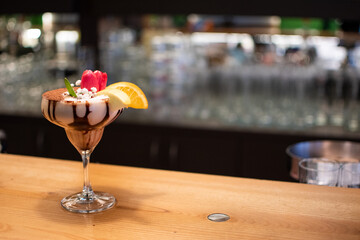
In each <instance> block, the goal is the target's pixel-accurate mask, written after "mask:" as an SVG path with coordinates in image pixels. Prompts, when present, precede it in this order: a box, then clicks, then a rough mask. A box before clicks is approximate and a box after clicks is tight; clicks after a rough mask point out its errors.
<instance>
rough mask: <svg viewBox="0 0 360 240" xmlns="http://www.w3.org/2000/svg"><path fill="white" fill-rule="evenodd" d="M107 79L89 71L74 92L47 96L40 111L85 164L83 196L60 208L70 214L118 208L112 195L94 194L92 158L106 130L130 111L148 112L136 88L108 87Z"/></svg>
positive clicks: (61, 91)
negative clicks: (145, 110) (56, 127)
mask: <svg viewBox="0 0 360 240" xmlns="http://www.w3.org/2000/svg"><path fill="white" fill-rule="evenodd" d="M106 82H107V75H106V73H102V72H100V71H94V72H92V71H91V70H86V71H85V72H84V73H83V75H82V78H81V81H80V80H79V81H77V84H76V85H80V87H78V88H72V86H70V83H69V82H68V81H67V79H65V85H66V88H60V89H55V90H51V91H48V92H45V93H44V94H43V95H42V100H41V111H42V114H43V115H44V117H45V118H46V119H47V120H49V121H50V122H51V123H53V124H55V125H58V126H60V127H63V128H64V129H65V132H66V135H67V137H68V139H69V141H70V142H71V143H72V145H73V146H74V147H75V148H76V149H77V151H78V152H79V153H80V155H81V158H82V162H83V171H84V186H83V189H82V191H81V192H79V193H75V194H72V195H70V196H67V197H65V198H64V199H62V201H61V205H62V206H63V207H64V208H65V209H66V210H69V211H71V212H79V213H93V212H99V211H103V210H106V209H109V208H111V207H113V206H114V205H115V202H116V200H115V197H114V196H113V195H111V194H109V193H105V192H97V191H93V189H92V187H91V184H90V178H89V163H90V155H91V153H92V152H93V150H94V148H95V147H96V145H97V144H98V143H99V142H100V140H101V138H102V135H103V132H104V127H105V126H107V125H108V124H110V123H111V122H113V121H114V120H115V119H116V118H117V117H118V116H119V115H120V114H121V113H122V112H123V110H124V108H127V107H133V108H147V105H148V104H147V99H146V97H145V95H144V93H143V92H142V91H141V90H140V88H138V87H137V86H136V85H134V84H132V83H127V82H119V83H115V84H112V85H110V86H108V87H106Z"/></svg>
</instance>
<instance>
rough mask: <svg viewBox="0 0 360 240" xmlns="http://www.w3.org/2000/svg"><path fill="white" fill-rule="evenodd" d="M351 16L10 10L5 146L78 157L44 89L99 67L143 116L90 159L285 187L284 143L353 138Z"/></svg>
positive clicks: (70, 2)
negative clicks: (133, 89)
mask: <svg viewBox="0 0 360 240" xmlns="http://www.w3.org/2000/svg"><path fill="white" fill-rule="evenodd" d="M2 5H3V4H2ZM357 9H360V2H356V1H349V0H348V1H320V0H317V1H305V2H303V1H302V2H295V3H291V4H290V3H283V2H282V1H263V0H261V1H254V2H253V3H248V2H245V1H234V0H226V1H220V2H219V1H208V2H207V3H204V2H201V1H182V2H177V3H174V2H167V1H146V2H139V1H137V2H129V1H122V2H115V1H109V0H105V1H96V0H93V1H77V0H67V1H62V2H61V4H60V3H55V2H54V3H52V2H45V1H31V2H24V1H12V2H6V3H4V6H1V9H0V129H2V131H3V132H4V134H3V135H4V136H5V134H6V140H4V141H6V146H7V149H6V151H7V152H9V153H17V154H28V155H38V156H44V157H56V158H66V159H77V155H76V153H75V150H74V152H71V151H72V148H71V147H70V145H69V146H68V143H67V141H66V140H65V134H63V132H62V131H61V130H60V129H57V128H56V127H53V126H50V124H48V123H46V122H45V120H43V119H42V116H41V112H40V99H41V94H42V93H43V92H45V91H47V90H50V89H54V88H59V87H63V79H64V77H67V78H69V79H70V81H73V82H75V81H76V80H77V79H79V78H80V77H81V74H82V72H83V71H84V70H85V69H101V70H102V71H105V72H107V74H108V76H109V84H110V83H113V82H117V81H130V82H134V83H136V84H138V85H139V86H140V87H141V88H142V89H143V90H144V92H145V93H146V95H147V97H148V100H149V109H148V110H147V111H132V110H130V109H129V110H127V111H126V113H125V114H123V115H122V116H121V117H120V118H119V119H118V121H117V124H114V126H109V127H108V128H109V129H110V128H111V129H112V130H108V131H107V133H106V134H105V135H104V138H103V141H102V142H103V143H100V145H99V146H98V148H99V149H98V150H97V151H95V153H94V155H96V157H94V158H93V159H94V160H95V161H99V162H106V163H112V164H125V165H133V166H142V167H154V168H163V169H173V170H181V171H192V172H204V173H215V174H224V175H232V176H245V177H256V178H265V179H276V180H291V179H290V177H289V176H288V168H289V166H288V159H287V158H286V154H285V148H286V146H288V145H290V144H293V143H294V142H296V141H300V140H311V139H335V140H352V141H360V45H359V43H360V42H359V41H360V35H359V26H360V25H359V23H360V19H359V18H360V15H358V13H357ZM4 139H5V138H4ZM106 139H108V140H106ZM3 145H5V144H3ZM117 145H119V147H117ZM65 148H66V151H65ZM118 148H119V150H118ZM3 151H4V150H3ZM96 159H97V160H96Z"/></svg>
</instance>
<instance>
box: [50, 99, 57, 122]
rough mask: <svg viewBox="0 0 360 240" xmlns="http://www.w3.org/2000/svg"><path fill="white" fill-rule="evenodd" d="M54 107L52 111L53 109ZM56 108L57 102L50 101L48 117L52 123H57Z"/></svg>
mask: <svg viewBox="0 0 360 240" xmlns="http://www.w3.org/2000/svg"><path fill="white" fill-rule="evenodd" d="M51 107H52V109H51ZM55 108H56V101H49V104H48V116H49V120H50V121H55V120H56V117H55Z"/></svg>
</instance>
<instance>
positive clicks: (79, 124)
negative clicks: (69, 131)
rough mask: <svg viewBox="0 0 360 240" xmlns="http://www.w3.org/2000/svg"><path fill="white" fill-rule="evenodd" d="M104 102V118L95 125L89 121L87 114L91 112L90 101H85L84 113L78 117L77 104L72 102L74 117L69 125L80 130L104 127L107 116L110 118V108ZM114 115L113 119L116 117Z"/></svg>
mask: <svg viewBox="0 0 360 240" xmlns="http://www.w3.org/2000/svg"><path fill="white" fill-rule="evenodd" d="M105 104H106V114H105V116H104V118H103V119H102V120H101V121H100V122H98V123H97V124H95V125H91V124H90V122H89V114H90V113H91V111H90V103H89V102H86V105H85V107H86V110H85V115H84V116H83V117H79V116H78V115H77V114H76V108H77V104H76V103H73V104H72V109H73V117H74V122H73V123H71V124H69V127H71V128H73V129H75V130H80V131H89V130H92V129H96V128H100V127H104V126H105V125H106V124H107V122H108V120H109V118H110V110H109V103H108V102H105ZM117 116H119V115H118V114H116V117H117ZM116 117H114V119H115V118H116Z"/></svg>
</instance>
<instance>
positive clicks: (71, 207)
mask: <svg viewBox="0 0 360 240" xmlns="http://www.w3.org/2000/svg"><path fill="white" fill-rule="evenodd" d="M115 202H116V200H115V197H114V196H113V195H111V194H109V193H104V192H94V194H93V195H90V196H87V195H84V194H83V193H82V192H80V193H75V194H72V195H70V196H67V197H65V198H63V200H61V206H63V208H65V209H66V210H68V211H70V212H76V213H95V212H101V211H104V210H106V209H109V208H112V207H113V206H114V205H115Z"/></svg>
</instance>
